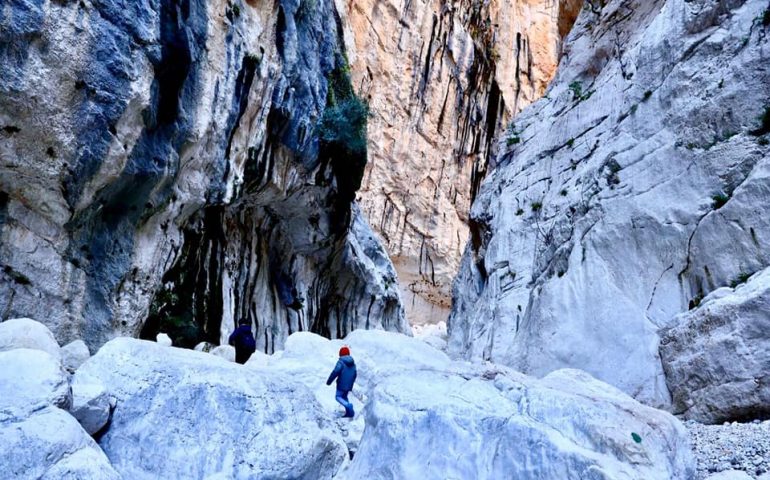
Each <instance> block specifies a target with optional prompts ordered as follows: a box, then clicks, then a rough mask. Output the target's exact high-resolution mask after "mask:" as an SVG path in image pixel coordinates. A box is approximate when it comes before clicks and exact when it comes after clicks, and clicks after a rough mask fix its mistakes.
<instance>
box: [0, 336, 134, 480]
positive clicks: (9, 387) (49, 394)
mask: <svg viewBox="0 0 770 480" xmlns="http://www.w3.org/2000/svg"><path fill="white" fill-rule="evenodd" d="M0 366H2V368H0V472H2V476H3V478H40V479H46V480H62V479H67V480H80V479H86V478H87V479H93V480H103V479H104V480H116V479H119V478H120V477H119V476H118V475H117V473H116V472H115V471H114V470H113V469H112V467H110V464H109V462H108V461H107V457H105V455H104V453H102V451H101V450H100V449H99V447H98V446H97V445H96V442H94V441H93V439H91V438H90V437H89V436H88V434H87V433H86V432H85V431H83V429H82V428H81V427H80V425H78V422H77V421H76V420H75V419H74V418H72V416H70V415H69V414H68V413H66V412H65V411H63V410H62V409H61V408H63V409H68V408H70V406H71V404H72V391H71V390H70V385H69V378H68V375H67V373H66V372H65V371H64V370H63V369H62V367H61V362H60V361H59V359H58V358H54V357H52V356H51V355H49V354H48V353H46V352H42V351H40V350H31V349H27V348H18V349H14V350H8V351H4V352H0ZM58 407H61V408H58Z"/></svg>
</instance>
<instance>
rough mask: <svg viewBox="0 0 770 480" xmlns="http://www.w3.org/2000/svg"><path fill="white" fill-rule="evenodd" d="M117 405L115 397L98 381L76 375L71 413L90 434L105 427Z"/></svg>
mask: <svg viewBox="0 0 770 480" xmlns="http://www.w3.org/2000/svg"><path fill="white" fill-rule="evenodd" d="M114 407H115V398H114V397H113V396H112V395H110V394H109V393H108V392H107V390H105V388H104V386H103V385H101V384H98V383H85V382H83V381H81V379H80V377H78V376H77V375H76V376H75V379H74V381H73V382H72V408H70V413H71V414H72V416H73V417H75V419H76V420H77V421H78V422H80V425H81V426H82V427H83V429H84V430H85V431H86V432H88V434H89V435H94V434H95V433H97V432H98V431H99V430H101V429H102V428H104V426H105V425H106V424H107V422H108V421H109V420H110V413H111V412H112V409H113V408H114Z"/></svg>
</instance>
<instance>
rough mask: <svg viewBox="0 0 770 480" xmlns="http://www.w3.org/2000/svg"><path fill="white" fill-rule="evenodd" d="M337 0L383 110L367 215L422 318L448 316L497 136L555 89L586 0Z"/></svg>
mask: <svg viewBox="0 0 770 480" xmlns="http://www.w3.org/2000/svg"><path fill="white" fill-rule="evenodd" d="M337 3H338V5H340V8H339V9H340V11H344V12H346V14H347V18H346V19H345V20H346V21H345V22H344V24H345V25H349V28H348V29H346V40H347V44H348V51H349V55H350V60H351V66H352V70H353V77H354V84H355V86H356V88H357V89H359V90H360V91H361V93H362V95H363V96H365V97H367V98H368V100H369V102H370V108H371V113H372V116H371V118H370V123H369V125H370V129H369V153H370V161H369V164H368V166H367V170H366V176H365V177H364V183H363V186H362V190H361V192H360V195H359V197H360V201H361V204H362V210H363V211H364V213H365V214H366V216H367V218H368V219H369V222H370V223H371V225H372V226H373V228H374V230H375V231H376V232H377V233H378V234H379V235H380V236H381V237H382V239H383V241H384V243H385V245H386V248H387V250H388V252H389V253H390V256H391V259H392V260H393V262H394V264H395V266H396V269H397V271H398V275H399V281H400V288H401V292H402V295H403V296H404V299H405V306H406V310H407V316H408V317H409V319H410V321H411V322H412V323H417V324H421V323H436V322H438V321H441V320H446V317H447V315H448V310H449V306H450V285H451V280H452V278H453V277H454V275H455V274H456V272H457V270H458V266H459V263H460V257H461V255H462V251H463V248H464V245H465V243H466V241H467V238H468V227H467V221H468V211H469V208H470V203H471V201H472V199H473V197H474V196H475V194H476V191H477V189H478V187H479V183H480V181H481V179H482V178H483V177H484V175H485V173H486V168H487V167H486V166H487V162H488V159H489V158H490V156H491V155H492V150H493V148H492V139H493V138H494V137H495V136H496V135H499V134H500V133H501V131H502V129H503V127H504V125H506V124H507V122H508V119H510V117H511V115H512V114H513V113H517V112H518V111H519V110H521V109H522V108H523V107H524V106H526V105H529V104H530V103H531V102H533V101H534V100H536V99H537V98H539V97H540V96H541V95H542V93H543V92H544V91H545V88H546V86H547V84H548V82H549V81H550V80H551V78H552V77H553V75H554V72H555V69H556V63H557V58H558V54H559V50H560V48H561V46H560V44H561V38H562V37H563V36H564V35H565V34H566V32H568V31H569V28H570V27H571V25H572V22H573V21H574V19H575V17H576V15H577V12H578V11H579V9H580V5H581V4H582V2H580V1H576V0H562V1H556V2H553V1H543V0H492V1H491V2H470V1H456V0H454V1H449V2H446V1H438V0H433V1H431V0H429V1H424V0H420V1H405V2H402V1H392V0H386V1H379V0H363V1H359V0H356V1H352V0H338V2H337Z"/></svg>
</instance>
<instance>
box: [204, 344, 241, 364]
mask: <svg viewBox="0 0 770 480" xmlns="http://www.w3.org/2000/svg"><path fill="white" fill-rule="evenodd" d="M209 353H210V354H211V355H214V356H217V357H219V358H223V359H225V360H227V361H228V362H234V361H235V347H233V346H231V345H219V346H218V347H214V348H212V349H211V351H209Z"/></svg>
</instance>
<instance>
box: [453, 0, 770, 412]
mask: <svg viewBox="0 0 770 480" xmlns="http://www.w3.org/2000/svg"><path fill="white" fill-rule="evenodd" d="M767 7H768V5H767V2H765V1H759V0H753V1H714V0H699V1H684V0H665V1H664V0H659V1H632V0H623V1H609V2H598V1H597V2H588V3H586V8H584V10H583V11H582V12H581V14H580V17H579V19H578V21H577V24H576V25H575V27H574V28H573V30H572V32H571V33H570V36H569V37H568V40H567V42H566V44H565V48H564V57H563V59H562V62H561V64H560V66H559V72H558V74H557V76H556V78H555V80H554V82H553V84H552V85H551V87H550V88H549V90H548V91H547V92H546V98H544V99H542V100H540V101H538V102H537V103H536V104H534V105H533V106H532V107H530V108H528V109H526V110H524V112H522V114H521V115H520V116H518V117H517V118H516V119H515V121H514V127H513V128H514V129H515V131H516V132H517V136H518V137H519V138H520V142H519V143H517V144H514V145H511V146H506V147H505V148H504V149H503V150H504V151H503V152H502V153H501V154H500V155H498V156H497V157H496V159H495V169H494V171H493V172H492V173H491V174H490V175H489V176H488V177H487V179H486V180H485V182H484V183H483V185H482V187H481V190H480V193H479V195H478V197H477V199H476V201H475V203H474V205H473V208H472V211H471V220H470V225H471V240H470V242H469V244H468V247H467V249H466V252H465V255H464V257H463V265H462V268H461V271H460V274H459V276H458V279H457V282H456V284H455V290H454V292H455V293H454V295H455V296H454V300H455V301H454V305H453V312H452V316H451V317H450V321H449V334H450V350H451V351H452V352H454V353H455V354H458V355H465V356H468V357H481V358H487V359H492V360H494V361H497V362H502V363H506V364H508V365H511V366H514V367H516V368H518V369H520V370H522V371H524V372H529V373H533V374H537V375H542V374H546V373H547V372H549V371H551V370H554V369H558V368H562V367H575V368H580V369H584V370H587V371H589V372H591V373H592V374H594V375H595V376H597V377H599V378H601V379H602V380H605V381H607V382H609V383H612V384H614V385H616V386H618V387H620V388H622V389H623V390H625V391H626V392H628V393H630V394H632V395H634V396H635V397H636V398H638V399H641V400H643V401H645V402H648V403H650V404H653V405H659V406H667V405H670V401H671V399H670V396H669V391H668V388H667V383H666V377H665V374H664V370H663V368H662V366H661V360H660V355H659V352H658V343H659V334H658V331H659V329H660V328H662V327H670V326H672V323H675V321H673V318H674V317H675V315H677V314H679V313H681V312H683V311H687V310H688V309H689V308H694V307H696V306H697V304H698V302H699V301H700V299H701V298H703V297H704V296H705V295H707V294H708V293H709V292H711V291H713V290H715V289H717V288H719V287H721V286H725V285H729V284H730V283H731V282H733V281H734V280H735V279H738V278H741V277H744V276H746V274H751V273H753V272H756V271H757V270H760V269H762V268H764V267H766V266H768V265H770V256H768V252H770V250H769V249H768V247H770V244H769V243H768V242H770V220H769V219H770V217H768V215H766V213H765V212H767V211H768V208H770V205H768V201H769V200H768V199H770V196H768V194H767V192H768V188H769V185H770V183H768V174H767V171H768V159H769V158H770V155H769V150H768V142H767V136H766V134H767V129H766V128H765V127H764V125H766V123H764V122H765V120H763V119H764V118H770V117H768V115H767V114H766V112H767V111H768V108H769V107H770V90H769V89H768V85H770V67H768V66H769V65H770V62H768V41H770V31H769V30H768V25H765V24H764V23H763V21H762V19H763V16H764V15H765V11H766V10H767ZM669 385H670V383H669Z"/></svg>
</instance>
